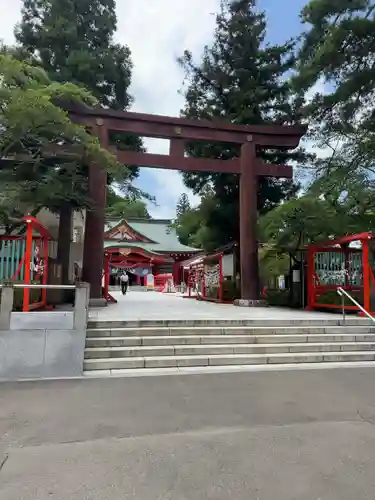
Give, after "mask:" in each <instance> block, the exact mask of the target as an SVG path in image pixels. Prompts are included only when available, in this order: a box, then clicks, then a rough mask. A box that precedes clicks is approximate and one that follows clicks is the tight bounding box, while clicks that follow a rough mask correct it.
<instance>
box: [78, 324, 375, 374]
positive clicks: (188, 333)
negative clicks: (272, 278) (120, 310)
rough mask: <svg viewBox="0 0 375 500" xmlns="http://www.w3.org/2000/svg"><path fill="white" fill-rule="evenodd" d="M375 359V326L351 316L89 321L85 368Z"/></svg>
mask: <svg viewBox="0 0 375 500" xmlns="http://www.w3.org/2000/svg"><path fill="white" fill-rule="evenodd" d="M363 361H365V362H369V361H375V325H374V326H373V325H372V323H371V324H369V323H368V322H367V321H366V320H361V319H349V320H347V322H346V324H345V325H343V324H342V322H340V321H338V320H335V319H332V320H328V321H327V320H325V321H320V320H319V321H316V320H298V321H292V320H291V321H285V320H284V321H281V320H269V321H267V320H256V321H225V320H218V321H138V322H134V321H133V322H132V321H131V322H115V321H113V322H108V321H106V322H92V321H91V322H89V324H88V330H87V339H86V349H85V360H84V371H85V373H86V374H98V373H99V371H102V370H104V371H103V372H101V373H102V374H104V373H105V374H108V375H109V374H114V375H115V374H120V373H123V372H124V371H127V370H130V369H132V370H135V369H136V370H139V371H140V372H141V371H142V369H156V368H174V369H176V368H177V369H178V368H181V369H183V368H186V367H191V368H192V367H228V366H233V365H242V366H248V365H267V364H273V365H285V364H295V363H323V364H324V363H330V362H336V363H337V362H344V363H345V362H350V363H352V362H363Z"/></svg>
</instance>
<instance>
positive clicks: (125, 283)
mask: <svg viewBox="0 0 375 500" xmlns="http://www.w3.org/2000/svg"><path fill="white" fill-rule="evenodd" d="M120 283H121V291H122V295H126V292H127V291H128V285H129V276H128V275H127V273H126V272H125V271H124V272H123V273H122V275H121V276H120Z"/></svg>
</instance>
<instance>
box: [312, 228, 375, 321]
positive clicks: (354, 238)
mask: <svg viewBox="0 0 375 500" xmlns="http://www.w3.org/2000/svg"><path fill="white" fill-rule="evenodd" d="M373 240H374V235H373V234H372V233H370V232H364V233H359V234H353V235H350V236H344V237H342V238H338V239H335V240H332V241H328V242H325V243H317V244H314V245H310V246H309V247H308V249H307V286H308V306H307V308H308V309H321V308H328V309H341V307H342V305H340V304H334V303H332V302H330V301H327V302H325V301H324V300H322V298H323V299H324V295H326V296H327V292H336V290H337V288H338V287H341V288H343V289H344V290H346V291H347V292H348V293H349V294H353V295H354V298H355V299H356V300H357V302H359V303H360V304H362V305H363V307H364V308H365V309H366V311H368V312H371V309H374V307H372V305H371V291H372V288H373V287H375V278H374V272H373V269H372V265H371V262H370V244H371V242H372V241H373ZM354 242H359V243H360V248H353V247H350V244H351V243H354ZM345 308H346V309H348V310H353V311H356V310H359V308H358V307H357V306H356V305H354V304H348V305H346V306H345Z"/></svg>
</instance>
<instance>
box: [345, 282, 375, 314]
mask: <svg viewBox="0 0 375 500" xmlns="http://www.w3.org/2000/svg"><path fill="white" fill-rule="evenodd" d="M337 293H338V294H339V295H340V297H341V298H342V319H343V321H344V322H345V297H348V299H349V300H351V301H352V302H353V304H354V305H356V306H357V307H358V308H359V309H360V310H361V311H362V312H363V314H365V315H366V316H367V317H368V318H370V319H371V321H373V322H374V323H375V318H374V317H373V316H371V314H370V313H369V312H368V311H366V309H365V308H364V307H363V306H361V304H359V303H358V302H357V301H356V300H355V299H353V297H352V296H351V295H350V294H349V293H348V292H347V291H346V290H344V289H343V288H341V286H339V287H338V288H337Z"/></svg>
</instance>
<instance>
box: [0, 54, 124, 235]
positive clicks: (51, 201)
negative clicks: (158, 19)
mask: <svg viewBox="0 0 375 500" xmlns="http://www.w3.org/2000/svg"><path fill="white" fill-rule="evenodd" d="M0 78H1V81H2V84H1V88H0V108H1V114H0V155H1V158H2V160H1V169H0V184H1V186H2V190H1V196H0V217H1V218H2V222H3V223H4V225H5V227H6V228H7V229H8V230H9V228H10V226H11V225H12V222H14V221H17V219H19V218H20V217H22V216H23V215H24V214H25V213H27V212H35V211H36V212H37V211H38V210H39V209H40V208H42V207H47V208H50V209H51V210H55V209H56V208H57V206H58V205H59V203H60V202H61V201H63V200H66V199H69V200H70V201H72V202H73V203H76V205H77V206H82V205H83V206H89V205H90V200H89V199H88V198H87V190H86V188H85V186H86V183H85V176H84V171H83V169H82V168H81V169H80V170H79V169H78V170H77V168H76V167H77V163H78V164H80V163H81V161H82V158H83V156H85V157H87V158H89V159H90V157H92V158H95V159H96V161H97V162H98V163H99V164H101V165H102V166H103V167H104V168H106V169H107V170H108V171H109V172H114V173H115V172H116V171H117V170H118V169H119V168H120V167H119V165H118V164H117V161H116V159H115V158H114V157H113V156H112V155H111V154H110V153H108V152H107V151H106V150H103V149H102V148H101V147H100V145H99V143H98V140H97V139H96V138H94V137H92V136H91V135H89V134H88V133H87V132H86V131H85V129H84V128H82V127H80V126H78V125H75V124H73V123H72V122H71V121H70V119H69V117H68V115H67V113H66V112H65V111H64V110H63V109H61V108H60V107H58V106H57V105H56V103H58V102H59V101H60V100H62V99H64V100H66V99H68V100H70V101H71V102H76V103H79V104H89V105H92V104H95V102H96V101H95V98H93V96H91V94H90V93H89V92H87V91H86V90H84V89H82V88H80V87H77V86H75V85H73V84H59V83H56V82H51V81H50V80H49V78H48V76H47V74H46V73H45V72H44V71H43V70H42V69H41V68H35V67H33V66H30V65H28V64H26V63H24V62H22V61H19V60H16V59H14V58H13V57H12V56H10V55H0ZM66 148H67V149H70V151H71V153H70V154H64V155H62V154H60V153H59V154H56V151H60V150H61V149H63V150H65V149H66ZM67 174H69V175H67Z"/></svg>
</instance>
